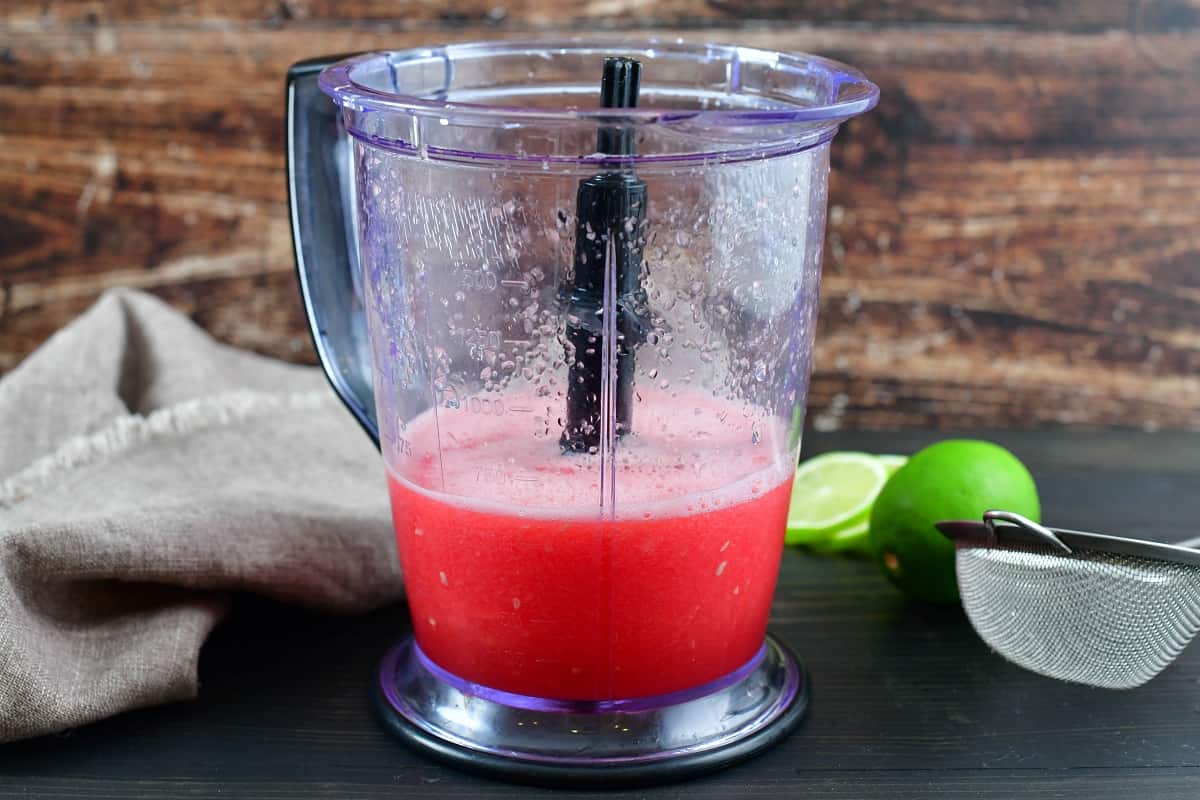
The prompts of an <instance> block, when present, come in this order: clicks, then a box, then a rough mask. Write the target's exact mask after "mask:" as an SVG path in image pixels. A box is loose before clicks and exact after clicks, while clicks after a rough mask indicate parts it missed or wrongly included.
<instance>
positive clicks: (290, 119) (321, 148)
mask: <svg viewBox="0 0 1200 800" xmlns="http://www.w3.org/2000/svg"><path fill="white" fill-rule="evenodd" d="M347 57H348V56H345V55H340V56H326V57H323V58H314V59H309V60H307V61H301V62H299V63H297V64H293V65H292V66H291V68H290V69H288V74H287V143H286V155H287V183H288V210H289V217H290V218H291V223H292V245H293V246H294V248H295V252H296V272H297V275H298V277H299V279H300V295H301V298H302V299H303V301H304V313H305V315H306V316H307V317H308V325H309V330H310V331H311V332H312V338H313V344H314V345H315V347H316V350H317V357H318V358H319V359H320V362H321V368H322V369H323V370H324V371H325V377H327V378H328V379H329V383H330V384H331V385H332V386H333V390H334V391H335V392H336V393H337V396H338V397H339V398H340V399H341V401H342V403H344V404H345V406H346V408H348V409H350V413H352V414H353V415H354V418H355V419H356V420H358V423H359V424H360V425H362V427H363V430H364V431H366V433H367V435H368V436H370V437H371V440H372V441H373V442H375V446H376V447H378V446H379V423H378V420H377V419H376V413H375V398H374V396H373V392H372V380H371V356H370V346H369V344H368V342H367V331H366V318H365V316H366V315H365V313H364V309H363V296H362V287H361V280H362V279H361V275H360V273H359V265H358V257H357V251H356V248H357V240H356V237H355V232H354V224H353V223H354V219H353V216H354V210H355V205H354V188H353V181H354V172H353V169H351V165H352V161H351V156H350V151H349V148H348V145H349V137H348V136H346V134H345V131H344V130H343V128H342V124H341V120H342V117H341V111H340V109H339V108H338V106H337V105H336V104H335V103H334V102H333V100H331V99H330V98H329V97H327V96H326V95H325V93H324V92H322V91H321V89H320V87H319V86H318V85H317V78H318V75H319V74H320V72H321V70H322V69H324V68H325V67H326V66H327V65H329V64H332V63H334V62H335V61H340V60H342V59H343V58H347Z"/></svg>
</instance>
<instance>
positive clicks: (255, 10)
mask: <svg viewBox="0 0 1200 800" xmlns="http://www.w3.org/2000/svg"><path fill="white" fill-rule="evenodd" d="M3 14H4V15H5V16H0V19H7V20H8V21H9V22H10V23H12V24H23V25H41V26H46V25H62V24H86V25H96V24H102V23H106V22H155V23H159V22H169V23H172V24H180V23H183V24H187V23H201V24H212V23H220V22H251V21H264V22H269V23H272V24H277V25H284V24H289V23H293V22H325V21H356V20H372V21H381V22H387V23H391V24H396V25H403V26H408V27H411V26H413V25H439V24H440V25H455V24H463V23H486V24H490V25H493V26H496V27H503V28H511V27H523V26H536V27H553V26H563V25H581V24H585V23H589V22H591V23H599V24H601V25H604V26H605V27H615V28H621V27H625V28H627V27H631V26H636V25H649V24H654V25H664V26H668V25H681V24H693V25H694V24H698V23H701V24H730V23H737V22H741V21H745V20H750V21H763V22H771V23H777V22H780V21H794V22H802V23H809V24H811V23H824V22H860V23H876V24H878V23H908V24H913V23H940V24H972V25H978V24H994V25H1009V26H1017V27H1023V28H1029V29H1034V30H1046V29H1054V30H1075V31H1077V30H1089V31H1090V30H1104V29H1112V28H1120V29H1129V30H1144V31H1161V30H1175V29H1180V28H1192V27H1196V26H1197V25H1200V5H1197V4H1196V2H1195V0H1153V1H1152V2H1144V1H1143V2H1139V0H1092V1H1091V2H1088V3H1074V2H1070V1H1069V0H1050V1H1049V2H1047V1H1046V0H1042V2H1036V3H1014V2H1005V1H1004V0H978V1H977V2H973V3H959V2H954V0H908V1H907V2H903V3H896V2H888V3H877V2H869V0H749V1H748V2H734V1H733V0H624V1H623V2H621V3H619V4H615V5H614V4H610V3H595V2H590V0H567V1H566V2H547V0H502V1H498V0H456V2H454V3H427V2H420V0H399V1H398V2H397V0H360V1H359V2H356V3H340V2H336V0H250V1H249V2H243V1H242V0H116V1H115V2H114V1H113V0H109V1H108V2H99V0H54V1H53V2H49V3H47V2H45V0H9V2H8V3H7V4H6V5H5V10H4V12H3Z"/></svg>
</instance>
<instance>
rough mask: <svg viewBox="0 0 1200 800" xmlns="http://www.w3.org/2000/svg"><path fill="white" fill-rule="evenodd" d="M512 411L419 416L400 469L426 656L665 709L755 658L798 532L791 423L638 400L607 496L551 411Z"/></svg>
mask: <svg viewBox="0 0 1200 800" xmlns="http://www.w3.org/2000/svg"><path fill="white" fill-rule="evenodd" d="M502 402H503V403H504V404H506V405H505V406H494V408H496V409H497V410H499V409H500V408H505V409H506V410H505V411H504V412H502V413H501V414H500V415H496V414H494V413H493V414H480V413H471V411H470V408H471V407H470V406H467V407H466V409H467V410H465V411H464V410H462V409H454V410H448V409H439V410H438V414H437V417H436V419H435V418H434V415H433V414H432V413H430V412H426V413H425V414H422V415H421V416H420V417H418V418H417V419H415V420H414V421H412V422H410V423H409V424H408V425H407V427H406V430H405V437H406V440H407V441H406V450H407V451H408V452H409V453H410V455H409V456H408V457H404V458H401V459H400V463H399V464H398V465H397V467H398V468H394V469H391V470H389V484H390V491H391V499H392V510H393V515H394V518H395V523H396V533H397V541H398V543H399V548H400V560H401V564H402V567H403V570H404V578H405V584H406V587H407V591H408V600H409V605H410V608H411V612H412V618H413V626H414V629H415V632H416V637H417V642H418V643H419V644H420V646H421V649H422V650H423V651H424V652H425V654H426V655H427V656H428V657H429V658H430V659H432V660H433V661H434V662H435V663H437V664H438V665H439V666H441V667H442V668H444V669H446V670H448V671H450V672H452V673H454V674H456V675H458V676H459V677H461V678H464V679H466V680H468V681H472V682H474V683H478V684H482V685H484V686H488V687H492V688H495V689H501V690H504V691H508V692H515V693H519V694H525V695H533V696H538V697H547V698H552V699H558V700H611V699H623V698H635V697H646V696H650V695H658V694H664V693H667V692H673V691H677V690H682V689H688V688H692V687H695V686H699V685H701V684H704V683H707V682H709V681H713V680H715V679H717V678H720V677H721V676H723V675H726V674H728V673H729V672H731V671H733V670H735V669H737V668H738V667H740V666H742V665H743V664H745V663H746V662H747V661H749V660H750V659H751V658H752V657H753V656H754V655H755V653H757V652H758V650H759V648H760V647H761V646H762V643H763V635H764V633H765V630H766V624H767V614H768V612H769V610H770V605H771V596H772V594H773V593H774V590H775V580H776V576H777V573H778V570H779V560H780V555H781V552H782V546H783V536H784V528H785V526H786V519H787V507H788V500H789V493H790V487H791V476H792V474H793V469H794V467H793V466H792V463H793V461H794V453H792V452H791V451H790V450H789V449H788V447H787V445H786V444H784V443H783V442H784V439H783V438H782V437H784V436H786V432H785V431H784V430H782V426H774V425H772V424H771V422H770V421H769V420H767V421H763V420H759V421H758V422H757V423H754V422H752V420H750V419H747V418H746V417H745V416H743V415H742V414H741V413H739V412H740V411H741V410H742V409H741V408H740V407H735V406H733V405H731V404H729V405H727V404H722V403H720V402H718V401H714V400H712V399H707V398H705V397H703V396H701V395H699V394H697V395H696V396H694V397H692V396H688V395H687V394H686V393H683V392H680V393H679V394H678V395H677V396H676V397H673V398H670V399H669V401H667V400H666V398H664V400H663V401H657V402H656V401H648V402H641V403H639V404H638V405H637V406H636V408H635V412H634V426H635V431H636V433H634V434H631V435H626V436H624V437H622V438H621V439H620V440H619V443H618V445H617V457H616V459H615V467H613V468H612V469H611V470H609V472H610V473H612V474H613V475H614V477H615V480H612V481H611V482H610V481H609V478H608V476H607V475H606V477H605V485H604V486H603V487H602V486H601V475H602V471H604V470H602V464H601V458H600V456H599V455H588V454H582V455H581V454H563V453H561V451H560V449H559V446H558V432H557V431H556V430H553V429H552V426H548V425H547V424H546V421H547V420H552V419H554V418H555V412H554V410H553V409H551V408H547V407H546V401H545V399H544V398H534V397H527V398H521V397H517V398H513V397H507V396H506V397H505V398H504V400H503V401H502ZM507 409H521V411H515V412H514V411H510V410H507ZM539 412H540V414H541V416H537V415H538V414H539ZM529 426H532V427H529ZM526 427H529V429H530V430H531V431H533V433H528V434H527V433H526V432H525V428H526ZM609 466H610V467H612V465H611V464H610V465H609ZM602 490H603V496H604V498H605V499H604V505H603V507H602V506H601V495H602ZM609 490H613V491H612V493H611V494H610V491H609ZM614 494H615V504H614V503H613V502H611V499H612V496H613V495H614Z"/></svg>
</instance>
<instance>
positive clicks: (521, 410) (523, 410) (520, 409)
mask: <svg viewBox="0 0 1200 800" xmlns="http://www.w3.org/2000/svg"><path fill="white" fill-rule="evenodd" d="M508 410H509V411H511V412H513V413H514V414H532V413H533V409H532V408H529V407H528V406H509V407H508Z"/></svg>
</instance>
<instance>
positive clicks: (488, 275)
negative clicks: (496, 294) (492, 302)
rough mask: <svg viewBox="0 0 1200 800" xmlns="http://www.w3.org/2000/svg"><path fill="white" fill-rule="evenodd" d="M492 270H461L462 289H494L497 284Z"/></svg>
mask: <svg viewBox="0 0 1200 800" xmlns="http://www.w3.org/2000/svg"><path fill="white" fill-rule="evenodd" d="M499 283H500V282H499V281H498V280H497V279H496V274H495V273H494V272H488V271H487V270H486V269H464V270H463V271H462V285H463V288H464V289H472V290H477V291H483V292H491V291H495V289H496V287H497V286H498V285H499Z"/></svg>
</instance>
